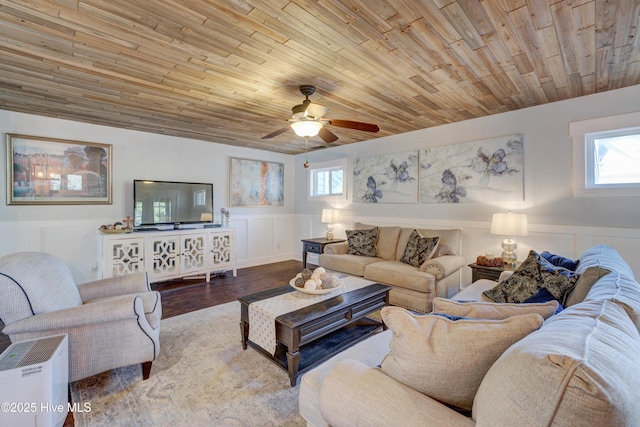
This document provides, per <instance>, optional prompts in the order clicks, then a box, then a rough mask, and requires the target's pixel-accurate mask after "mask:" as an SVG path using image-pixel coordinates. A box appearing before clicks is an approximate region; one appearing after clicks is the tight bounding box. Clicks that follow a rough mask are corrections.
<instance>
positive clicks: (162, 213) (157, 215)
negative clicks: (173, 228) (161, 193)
mask: <svg viewBox="0 0 640 427" xmlns="http://www.w3.org/2000/svg"><path fill="white" fill-rule="evenodd" d="M172 216H173V214H172V213H171V199H155V198H154V199H153V222H154V223H156V224H162V223H166V222H171V217H172Z"/></svg>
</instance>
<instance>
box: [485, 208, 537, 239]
mask: <svg viewBox="0 0 640 427" xmlns="http://www.w3.org/2000/svg"><path fill="white" fill-rule="evenodd" d="M491 234H498V235H501V236H528V235H529V226H528V224H527V215H526V214H515V213H511V212H507V213H495V214H493V219H492V220H491Z"/></svg>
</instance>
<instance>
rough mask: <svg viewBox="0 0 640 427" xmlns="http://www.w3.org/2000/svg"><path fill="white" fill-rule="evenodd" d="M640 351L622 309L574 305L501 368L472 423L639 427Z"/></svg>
mask: <svg viewBox="0 0 640 427" xmlns="http://www.w3.org/2000/svg"><path fill="white" fill-rule="evenodd" d="M594 289H595V288H594ZM639 354H640V335H639V334H638V330H637V329H636V328H635V327H634V325H633V323H632V322H631V320H630V319H629V317H628V316H627V314H626V313H625V311H624V310H623V309H622V308H621V307H620V306H619V305H617V304H615V303H613V302H611V301H585V302H583V303H581V304H578V305H575V306H572V307H569V308H567V309H565V310H564V311H563V312H562V313H560V314H558V315H557V316H553V317H552V318H550V319H549V320H547V321H546V322H545V325H544V327H543V328H541V329H540V330H538V331H536V332H534V333H532V334H530V335H529V336H527V337H525V338H524V339H522V340H521V341H519V342H517V343H515V344H514V345H513V346H511V347H510V348H509V349H508V350H507V351H505V353H504V354H503V355H502V356H501V357H500V358H499V359H498V360H497V361H496V362H495V363H494V365H493V366H492V367H491V369H490V370H489V372H488V373H487V375H486V376H485V378H484V380H483V381H482V384H481V385H480V388H479V390H478V393H477V395H476V399H475V401H474V404H473V418H474V419H475V420H476V421H477V425H491V426H512V425H520V426H522V425H526V426H550V425H557V426H569V425H570V426H585V427H586V426H637V425H640V410H638V402H640V387H638V384H640V370H639V369H638V355H639Z"/></svg>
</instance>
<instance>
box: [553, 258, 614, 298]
mask: <svg viewBox="0 0 640 427" xmlns="http://www.w3.org/2000/svg"><path fill="white" fill-rule="evenodd" d="M609 273H611V271H610V270H607V269H606V268H602V267H600V266H596V267H589V268H587V269H586V270H584V271H583V272H582V274H581V275H580V277H579V278H578V281H577V283H576V286H575V288H573V290H571V292H569V293H568V294H567V297H566V298H565V300H564V304H563V305H564V306H565V307H571V306H572V305H574V304H578V303H579V302H582V301H583V300H584V299H585V298H586V297H587V294H588V293H589V291H590V290H591V287H592V286H593V285H594V284H595V283H596V282H597V281H598V280H600V278H601V277H604V276H606V275H607V274H609Z"/></svg>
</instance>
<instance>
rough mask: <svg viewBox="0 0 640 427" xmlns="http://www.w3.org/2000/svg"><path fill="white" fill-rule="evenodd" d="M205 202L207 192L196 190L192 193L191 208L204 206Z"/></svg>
mask: <svg viewBox="0 0 640 427" xmlns="http://www.w3.org/2000/svg"><path fill="white" fill-rule="evenodd" d="M206 202H207V191H206V190H198V191H195V192H194V193H193V206H204V205H205V204H206Z"/></svg>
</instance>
